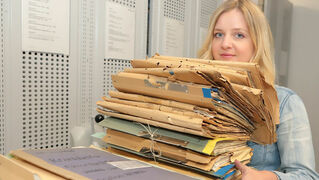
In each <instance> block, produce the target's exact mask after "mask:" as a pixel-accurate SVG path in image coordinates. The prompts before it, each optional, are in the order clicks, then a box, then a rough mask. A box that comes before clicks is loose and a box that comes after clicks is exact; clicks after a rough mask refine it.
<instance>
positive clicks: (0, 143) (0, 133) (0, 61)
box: [0, 0, 5, 154]
mask: <svg viewBox="0 0 319 180" xmlns="http://www.w3.org/2000/svg"><path fill="white" fill-rule="evenodd" d="M3 4H4V1H3V0H0V154H4V152H5V144H4V143H5V138H4V130H5V116H4V87H3V86H4V78H3V74H4V55H3V52H4V40H3V36H4V34H3V32H4V31H3V24H4V23H3V18H4V17H3V13H4V10H3V9H4V7H3Z"/></svg>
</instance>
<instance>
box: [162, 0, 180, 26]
mask: <svg viewBox="0 0 319 180" xmlns="http://www.w3.org/2000/svg"><path fill="white" fill-rule="evenodd" d="M163 10H164V16H165V17H169V18H172V19H176V20H179V21H184V18H185V17H184V16H185V0H164V9H163Z"/></svg>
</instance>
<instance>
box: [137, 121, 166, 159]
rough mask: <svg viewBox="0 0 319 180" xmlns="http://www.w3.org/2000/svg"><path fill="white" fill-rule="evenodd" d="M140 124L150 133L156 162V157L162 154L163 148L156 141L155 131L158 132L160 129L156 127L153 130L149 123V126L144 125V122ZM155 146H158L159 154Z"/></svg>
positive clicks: (152, 151) (151, 147) (152, 152)
mask: <svg viewBox="0 0 319 180" xmlns="http://www.w3.org/2000/svg"><path fill="white" fill-rule="evenodd" d="M138 124H139V125H141V126H142V127H143V128H144V129H145V130H146V131H147V133H148V134H149V135H150V140H151V145H150V152H151V154H152V155H153V159H154V161H155V162H156V158H159V157H161V156H162V151H161V148H160V147H159V146H158V145H157V144H156V141H155V133H156V131H157V130H158V129H155V130H154V131H153V132H152V129H151V127H150V125H149V124H147V127H146V126H144V124H142V123H138ZM155 146H157V147H158V150H159V154H156V151H155Z"/></svg>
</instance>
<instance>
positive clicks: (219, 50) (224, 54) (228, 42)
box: [212, 9, 254, 62]
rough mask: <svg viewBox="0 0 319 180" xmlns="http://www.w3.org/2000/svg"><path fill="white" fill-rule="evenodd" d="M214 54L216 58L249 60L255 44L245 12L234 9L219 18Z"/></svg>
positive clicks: (216, 27) (214, 38) (214, 34)
mask: <svg viewBox="0 0 319 180" xmlns="http://www.w3.org/2000/svg"><path fill="white" fill-rule="evenodd" d="M212 54H213V57H214V59H216V60H225V61H241V62H249V61H250V59H251V58H252V56H253V54H254V45H253V41H252V39H251V37H250V34H249V30H248V25H247V23H246V21H245V19H244V15H243V13H242V12H241V11H240V10H238V9H233V10H230V11H227V12H224V13H223V14H221V16H220V17H219V18H218V20H217V23H216V26H215V29H214V32H213V40H212Z"/></svg>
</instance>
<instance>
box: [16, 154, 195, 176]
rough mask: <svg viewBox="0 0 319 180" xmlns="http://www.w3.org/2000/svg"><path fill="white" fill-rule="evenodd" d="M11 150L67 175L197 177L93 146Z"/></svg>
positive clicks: (21, 156) (35, 162) (56, 172)
mask: <svg viewBox="0 0 319 180" xmlns="http://www.w3.org/2000/svg"><path fill="white" fill-rule="evenodd" d="M12 154H13V155H14V156H16V157H18V158H20V159H23V160H25V161H27V162H29V163H32V164H34V165H36V166H38V167H41V168H43V169H45V170H47V171H50V172H52V173H55V174H58V175H60V176H63V177H64V178H66V179H74V180H78V179H80V180H81V179H93V180H94V179H102V178H108V179H114V178H116V179H121V180H140V179H145V178H146V179H154V178H157V179H172V180H173V179H194V178H192V177H189V176H185V175H182V174H178V173H175V172H172V171H167V170H164V169H161V168H158V167H154V166H152V165H150V164H146V163H143V162H140V161H136V160H131V159H127V158H124V157H120V156H117V155H114V154H111V153H109V152H106V151H101V150H97V149H94V148H71V149H46V150H15V151H12Z"/></svg>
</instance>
